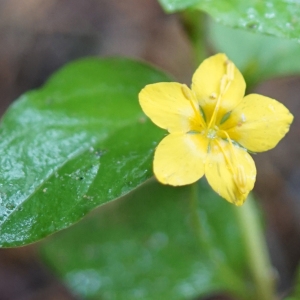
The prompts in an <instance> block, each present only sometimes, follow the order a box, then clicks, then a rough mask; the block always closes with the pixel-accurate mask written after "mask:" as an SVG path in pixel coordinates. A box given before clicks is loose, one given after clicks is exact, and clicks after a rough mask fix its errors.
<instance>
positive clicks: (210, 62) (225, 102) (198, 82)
mask: <svg viewBox="0 0 300 300" xmlns="http://www.w3.org/2000/svg"><path fill="white" fill-rule="evenodd" d="M229 64H230V67H231V68H230V73H231V77H232V80H230V84H229V86H228V88H227V90H226V91H225V92H224V93H223V95H222V96H221V105H220V109H219V112H218V117H217V120H216V121H217V122H219V121H220V119H221V118H222V117H223V115H225V114H226V113H227V112H229V111H231V110H232V109H233V108H234V107H236V106H237V105H238V104H239V102H240V101H241V100H242V99H243V96H244V94H245V88H246V83H245V80H244V78H243V75H242V74H241V73H240V71H239V70H238V69H237V68H236V67H235V65H234V64H233V63H232V62H231V61H230V60H229V59H228V58H227V56H226V55H225V54H217V55H214V56H211V57H209V58H207V59H205V60H204V61H203V62H202V64H201V65H200V66H199V68H198V69H197V70H196V72H195V73H194V75H193V79H192V82H193V83H192V90H193V91H194V92H195V93H196V96H197V99H198V101H199V105H200V106H201V107H202V109H203V111H204V113H205V116H206V119H207V120H208V121H209V120H210V118H211V116H212V114H213V111H214V109H215V106H216V103H217V100H218V97H219V95H220V93H221V90H222V89H221V81H222V78H223V79H224V78H226V77H228V76H226V74H227V75H228V66H229ZM223 81H224V80H223Z"/></svg>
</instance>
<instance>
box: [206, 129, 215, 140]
mask: <svg viewBox="0 0 300 300" xmlns="http://www.w3.org/2000/svg"><path fill="white" fill-rule="evenodd" d="M216 136H217V130H216V129H213V128H210V129H208V130H207V133H206V137H207V138H209V139H214V138H216Z"/></svg>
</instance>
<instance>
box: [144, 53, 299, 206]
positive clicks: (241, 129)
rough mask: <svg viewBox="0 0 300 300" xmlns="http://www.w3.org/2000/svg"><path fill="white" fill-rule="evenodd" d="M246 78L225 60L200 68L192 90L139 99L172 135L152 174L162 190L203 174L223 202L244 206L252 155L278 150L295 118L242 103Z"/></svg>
mask: <svg viewBox="0 0 300 300" xmlns="http://www.w3.org/2000/svg"><path fill="white" fill-rule="evenodd" d="M245 88H246V84H245V81H244V78H243V76H242V75H241V73H240V72H239V70H238V69H237V68H236V67H235V65H234V64H233V63H232V62H231V61H230V60H229V59H228V58H227V57H226V55H225V54H217V55H214V56H212V57H210V58H208V59H206V60H204V61H203V63H202V64H201V65H200V66H199V68H198V69H197V70H196V72H195V74H194V75H193V79H192V86H191V89H190V88H188V87H187V86H186V85H184V84H180V83H176V82H168V83H155V84H150V85H147V86H146V87H145V88H144V89H143V90H142V91H141V92H140V94H139V101H140V105H141V107H142V109H143V111H144V112H145V114H146V115H147V116H148V117H149V118H150V119H151V120H152V121H153V122H154V123H155V124H156V125H157V126H159V127H161V128H164V129H167V130H168V132H169V133H170V134H169V135H167V136H166V137H165V138H164V139H163V140H162V141H161V142H160V143H159V145H158V146H157V148H156V151H155V155H154V163H153V168H154V174H155V176H156V177H157V179H158V180H159V181H160V182H161V183H164V184H170V185H174V186H178V185H186V184H190V183H193V182H195V181H197V180H198V179H200V178H201V177H202V176H203V175H204V174H205V176H206V178H207V181H208V182H209V184H210V185H211V187H212V188H213V189H214V190H215V191H216V192H217V193H218V194H219V195H220V196H222V197H223V198H225V199H226V200H228V201H229V202H231V203H234V204H236V205H242V204H243V203H244V201H245V199H246V198H247V195H248V193H249V192H250V191H251V190H252V189H253V186H254V183H255V178H256V168H255V164H254V161H253V159H252V157H251V156H250V155H249V154H248V152H247V150H249V151H251V152H262V151H266V150H269V149H271V148H273V147H275V146H276V145H277V143H278V142H279V141H280V140H281V139H282V138H283V137H284V135H285V134H286V133H287V132H288V130H289V125H290V124H291V122H292V121H293V116H292V115H291V114H290V112H289V110H288V109H287V108H286V107H285V106H284V105H282V104H281V103H279V102H277V101H276V100H273V99H271V98H268V97H264V96H261V95H258V94H251V95H248V96H246V97H244V93H245Z"/></svg>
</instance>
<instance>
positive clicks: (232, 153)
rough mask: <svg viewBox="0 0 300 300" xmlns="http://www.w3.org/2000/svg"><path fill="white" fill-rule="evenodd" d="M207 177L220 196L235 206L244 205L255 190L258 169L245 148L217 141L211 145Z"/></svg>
mask: <svg viewBox="0 0 300 300" xmlns="http://www.w3.org/2000/svg"><path fill="white" fill-rule="evenodd" d="M205 176H206V178H207V181H208V183H209V184H210V185H211V187H212V188H213V189H214V190H215V191H216V192H217V193H218V194H219V195H220V196H222V197H223V198H225V199H226V200H227V201H229V202H231V203H234V204H235V205H242V204H243V203H244V201H245V200H246V198H247V196H248V194H249V192H250V191H251V190H252V189H253V186H254V183H255V177H256V168H255V164H254V161H253V159H252V157H251V156H250V155H249V154H248V153H247V151H245V150H244V149H243V148H239V147H236V146H233V145H232V144H230V143H229V142H226V141H223V140H222V139H215V140H212V141H211V143H210V150H209V153H208V155H207V159H206V163H205Z"/></svg>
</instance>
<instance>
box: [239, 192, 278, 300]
mask: <svg viewBox="0 0 300 300" xmlns="http://www.w3.org/2000/svg"><path fill="white" fill-rule="evenodd" d="M235 212H236V216H237V220H238V222H239V227H240V229H241V232H242V237H243V239H244V245H245V250H246V255H247V259H248V264H249V269H250V271H251V275H252V278H253V281H254V283H255V286H256V298H255V299H260V300H275V299H277V298H276V295H275V281H274V276H273V270H272V265H271V262H270V259H269V255H268V249H267V245H266V242H265V238H264V236H263V234H262V232H261V229H260V226H259V218H258V215H257V213H256V210H255V203H254V199H253V197H252V195H251V194H250V195H249V196H248V199H247V201H246V202H245V203H244V205H242V206H240V207H235Z"/></svg>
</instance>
